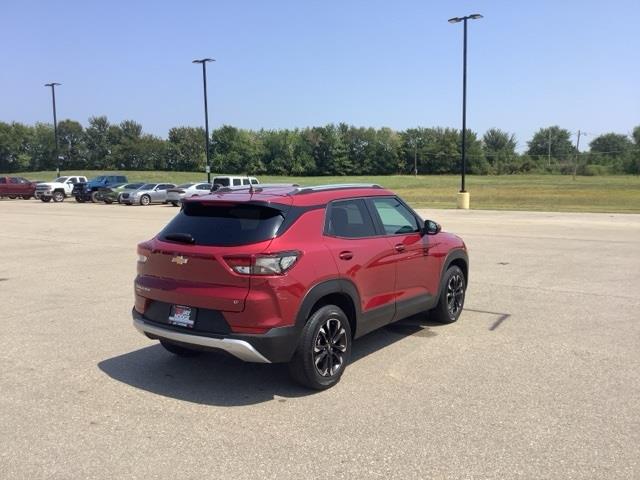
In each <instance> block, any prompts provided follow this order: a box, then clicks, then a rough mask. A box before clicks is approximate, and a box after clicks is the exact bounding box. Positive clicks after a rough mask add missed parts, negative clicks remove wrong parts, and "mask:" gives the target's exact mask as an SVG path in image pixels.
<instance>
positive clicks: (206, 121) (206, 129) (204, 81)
mask: <svg viewBox="0 0 640 480" xmlns="http://www.w3.org/2000/svg"><path fill="white" fill-rule="evenodd" d="M207 62H215V60H214V59H213V58H203V59H202V60H194V61H193V62H191V63H200V64H202V86H203V88H204V136H205V141H204V148H205V155H206V158H207V183H211V163H210V162H209V109H208V106H207Z"/></svg>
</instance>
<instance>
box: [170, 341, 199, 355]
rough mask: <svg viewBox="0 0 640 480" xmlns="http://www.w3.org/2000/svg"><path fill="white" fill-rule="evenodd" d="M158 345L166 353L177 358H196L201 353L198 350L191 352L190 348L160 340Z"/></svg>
mask: <svg viewBox="0 0 640 480" xmlns="http://www.w3.org/2000/svg"><path fill="white" fill-rule="evenodd" d="M160 345H162V346H163V347H164V348H165V350H167V351H168V352H171V353H173V354H174V355H177V356H179V357H196V356H198V355H200V354H201V353H202V352H200V351H199V350H192V349H191V348H187V347H183V346H182V345H178V344H176V343H171V342H168V341H166V340H160Z"/></svg>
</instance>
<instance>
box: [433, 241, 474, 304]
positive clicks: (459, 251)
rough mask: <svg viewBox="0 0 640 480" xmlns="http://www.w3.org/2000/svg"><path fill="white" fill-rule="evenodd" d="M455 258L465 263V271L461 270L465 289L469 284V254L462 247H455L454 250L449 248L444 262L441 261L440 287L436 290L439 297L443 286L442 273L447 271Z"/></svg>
mask: <svg viewBox="0 0 640 480" xmlns="http://www.w3.org/2000/svg"><path fill="white" fill-rule="evenodd" d="M455 260H462V261H463V262H464V263H465V265H466V269H465V271H463V273H464V288H465V290H466V289H467V286H468V285H469V255H468V253H467V251H466V250H465V249H463V248H456V249H454V250H451V251H450V252H449V253H448V254H447V256H446V258H445V260H444V262H442V271H441V272H440V287H439V290H438V298H440V295H441V294H442V290H443V288H444V274H445V273H446V272H447V270H448V269H449V267H450V266H451V264H452V263H453V262H454V261H455Z"/></svg>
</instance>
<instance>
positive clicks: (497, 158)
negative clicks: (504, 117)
mask: <svg viewBox="0 0 640 480" xmlns="http://www.w3.org/2000/svg"><path fill="white" fill-rule="evenodd" d="M516 146H517V142H516V136H515V135H514V134H513V133H508V132H505V131H504V130H500V129H499V128H491V129H489V130H487V131H486V132H485V134H484V135H483V137H482V148H483V151H484V155H485V158H486V159H487V163H488V164H489V169H490V170H489V171H490V172H491V173H495V174H503V173H513V165H512V164H513V163H514V162H515V161H516V159H517V154H516Z"/></svg>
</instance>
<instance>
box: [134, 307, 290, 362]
mask: <svg viewBox="0 0 640 480" xmlns="http://www.w3.org/2000/svg"><path fill="white" fill-rule="evenodd" d="M132 316H133V325H134V327H135V328H136V329H137V330H138V331H139V332H140V333H142V334H143V335H146V336H147V337H149V338H151V339H156V340H160V339H164V340H168V341H171V342H176V343H178V344H184V345H187V346H188V345H193V346H196V347H198V348H201V349H211V350H223V351H225V352H228V353H230V354H231V355H233V356H235V357H237V358H239V359H240V360H243V361H245V362H254V363H280V362H288V361H289V360H291V357H292V356H293V353H294V351H295V349H296V347H297V345H298V337H299V331H298V329H297V328H296V327H279V328H272V329H271V330H269V331H268V332H267V333H265V334H262V335H258V334H255V335H253V334H251V335H250V334H225V335H219V334H202V333H200V332H198V333H191V332H188V331H186V330H184V329H178V328H173V327H167V326H164V325H161V324H158V323H156V322H152V321H150V320H149V319H147V318H145V317H144V315H142V314H141V313H139V312H138V311H137V310H136V309H135V308H134V309H133V310H132Z"/></svg>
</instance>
